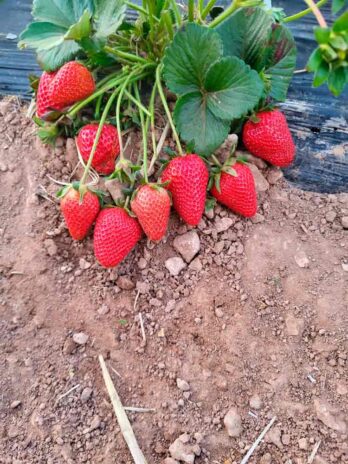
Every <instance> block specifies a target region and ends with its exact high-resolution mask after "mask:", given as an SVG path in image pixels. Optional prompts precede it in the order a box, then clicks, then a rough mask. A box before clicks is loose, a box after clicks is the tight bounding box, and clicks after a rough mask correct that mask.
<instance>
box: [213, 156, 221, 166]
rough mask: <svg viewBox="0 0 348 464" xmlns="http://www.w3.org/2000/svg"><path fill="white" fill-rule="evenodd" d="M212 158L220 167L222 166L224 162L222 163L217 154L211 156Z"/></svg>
mask: <svg viewBox="0 0 348 464" xmlns="http://www.w3.org/2000/svg"><path fill="white" fill-rule="evenodd" d="M211 159H212V160H213V161H215V163H216V164H217V165H218V166H219V168H221V167H222V164H221V163H220V161H219V160H218V159H217V157H216V156H215V155H212V156H211Z"/></svg>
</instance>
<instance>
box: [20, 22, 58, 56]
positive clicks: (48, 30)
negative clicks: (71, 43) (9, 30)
mask: <svg viewBox="0 0 348 464" xmlns="http://www.w3.org/2000/svg"><path fill="white" fill-rule="evenodd" d="M65 33H66V30H65V29H64V28H62V27H60V26H56V25H55V24H51V23H46V22H42V23H40V22H33V23H31V24H29V26H28V27H27V28H26V29H25V30H24V31H23V32H22V34H21V35H20V37H19V39H20V40H19V42H18V47H19V48H40V49H42V50H48V49H50V48H52V47H55V46H57V45H60V44H62V43H63V42H64V35H65Z"/></svg>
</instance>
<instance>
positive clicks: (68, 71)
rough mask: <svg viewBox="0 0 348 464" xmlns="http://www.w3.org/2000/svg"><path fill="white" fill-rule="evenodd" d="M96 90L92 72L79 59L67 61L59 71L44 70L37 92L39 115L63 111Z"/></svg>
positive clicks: (41, 116) (44, 115)
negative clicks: (48, 71) (49, 71)
mask: <svg viewBox="0 0 348 464" xmlns="http://www.w3.org/2000/svg"><path fill="white" fill-rule="evenodd" d="M94 90H95V83H94V79H93V76H92V74H91V73H90V72H89V71H88V69H87V68H86V67H85V66H83V65H82V64H80V63H78V62H77V61H70V62H69V63H66V64H65V65H64V66H62V67H61V68H60V69H59V70H58V71H55V72H51V73H47V72H44V73H43V74H42V76H41V79H40V83H39V88H38V93H37V115H38V116H39V117H40V118H45V117H46V115H47V114H48V113H49V112H51V111H54V110H58V111H61V110H63V109H64V108H65V107H67V106H70V105H72V104H73V103H75V102H77V101H79V100H83V99H84V98H86V97H88V96H89V95H91V94H92V93H93V92H94Z"/></svg>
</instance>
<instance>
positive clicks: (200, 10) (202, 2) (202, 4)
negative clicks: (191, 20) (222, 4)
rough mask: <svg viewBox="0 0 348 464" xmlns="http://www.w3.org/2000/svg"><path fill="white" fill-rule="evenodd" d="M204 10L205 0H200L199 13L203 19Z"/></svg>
mask: <svg viewBox="0 0 348 464" xmlns="http://www.w3.org/2000/svg"><path fill="white" fill-rule="evenodd" d="M203 10H204V0H198V11H199V16H200V17H202V13H203Z"/></svg>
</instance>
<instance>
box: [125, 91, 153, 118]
mask: <svg viewBox="0 0 348 464" xmlns="http://www.w3.org/2000/svg"><path fill="white" fill-rule="evenodd" d="M124 94H125V95H126V96H127V97H128V98H129V100H131V101H132V102H133V103H135V104H136V105H137V107H138V108H139V109H140V110H141V111H142V112H143V113H145V114H146V115H147V116H149V117H150V116H151V115H150V112H149V111H148V110H147V109H146V108H145V106H144V105H143V104H142V103H141V102H140V100H137V99H136V98H135V97H133V95H132V94H131V93H130V92H128V90H125V92H124Z"/></svg>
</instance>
